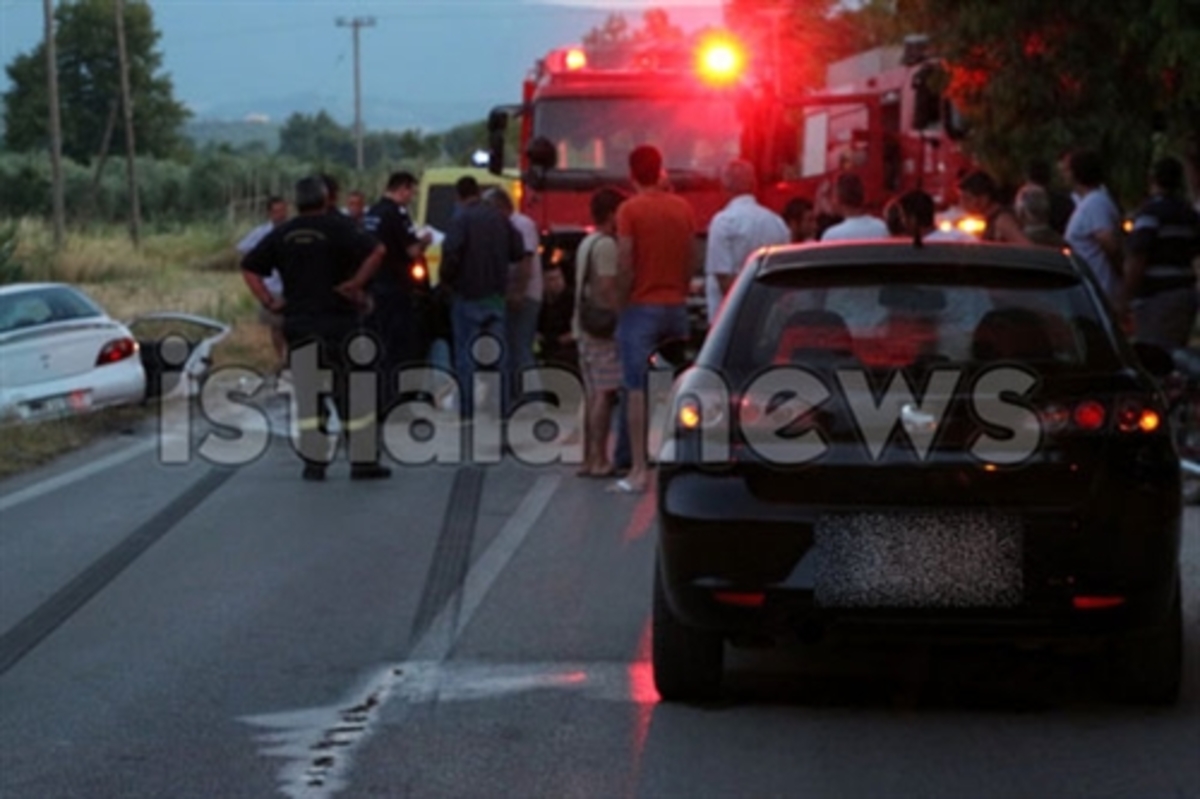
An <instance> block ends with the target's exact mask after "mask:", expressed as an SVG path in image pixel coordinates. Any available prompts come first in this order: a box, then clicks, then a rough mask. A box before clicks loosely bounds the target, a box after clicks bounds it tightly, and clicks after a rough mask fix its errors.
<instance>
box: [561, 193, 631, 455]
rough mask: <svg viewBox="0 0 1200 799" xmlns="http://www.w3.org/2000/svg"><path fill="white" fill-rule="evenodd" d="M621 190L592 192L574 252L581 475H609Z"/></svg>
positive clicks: (617, 367)
mask: <svg viewBox="0 0 1200 799" xmlns="http://www.w3.org/2000/svg"><path fill="white" fill-rule="evenodd" d="M624 199H625V196H624V195H623V194H621V193H620V192H619V191H617V190H615V189H609V188H604V189H600V190H599V191H597V192H596V193H595V194H593V195H592V202H591V211H592V221H593V222H594V223H595V225H596V229H595V231H593V232H592V233H590V234H588V236H587V237H586V238H585V239H584V240H583V241H582V242H581V243H580V245H579V249H578V250H577V251H576V254H575V318H574V320H573V322H572V328H573V331H574V333H575V339H576V341H578V342H579V366H580V370H581V371H582V372H583V386H584V392H585V396H586V404H585V407H586V415H585V417H584V435H583V466H582V468H580V470H579V472H578V474H579V476H581V477H611V476H613V475H614V473H615V472H614V469H613V467H612V462H611V461H610V460H609V457H608V431H609V428H610V426H611V423H612V408H613V404H614V399H615V398H616V395H617V392H618V391H619V390H620V388H621V361H620V358H619V357H618V351H617V342H616V338H615V335H616V328H617V311H616V303H617V239H616V232H617V208H618V207H619V206H620V205H621V203H622V201H624Z"/></svg>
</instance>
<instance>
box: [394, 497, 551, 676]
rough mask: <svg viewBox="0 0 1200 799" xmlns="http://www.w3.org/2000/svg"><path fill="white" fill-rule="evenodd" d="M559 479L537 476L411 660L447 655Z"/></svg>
mask: <svg viewBox="0 0 1200 799" xmlns="http://www.w3.org/2000/svg"><path fill="white" fill-rule="evenodd" d="M561 480H562V478H561V477H559V476H557V475H547V476H545V477H541V478H538V481H537V482H536V483H534V485H533V488H531V489H529V493H527V494H526V495H525V498H524V499H523V500H521V504H520V505H519V506H517V509H516V510H515V511H514V512H513V514H512V516H510V517H509V519H508V521H507V522H505V524H504V527H503V528H501V530H500V532H499V533H498V534H497V535H496V537H495V538H494V539H492V542H491V543H490V544H489V545H488V548H487V549H486V550H484V552H483V554H482V555H480V556H479V558H478V560H476V561H475V563H474V564H473V565H472V566H471V569H470V571H468V572H467V576H466V579H464V580H463V584H462V586H461V587H460V588H459V590H458V591H457V592H455V594H454V595H453V596H452V597H451V598H450V601H449V602H447V603H446V606H445V607H443V608H442V611H441V613H439V614H438V615H437V616H436V617H435V618H434V620H433V623H432V624H430V625H429V629H428V630H426V631H425V634H424V635H422V636H421V638H420V639H418V641H417V642H416V643H415V644H414V645H413V648H412V652H411V653H410V655H409V657H410V658H411V659H412V660H416V661H435V662H436V661H441V660H444V659H445V658H446V656H447V655H448V654H449V653H450V649H451V648H452V647H453V646H454V642H455V641H457V640H458V637H459V636H460V635H462V632H463V630H465V629H466V627H467V625H468V624H470V622H471V618H472V617H473V616H474V615H475V612H476V611H477V610H479V606H480V604H482V602H483V600H484V597H486V596H487V593H488V591H490V590H491V588H492V585H493V584H494V583H495V582H496V578H497V577H499V576H500V574H501V572H503V571H504V569H505V568H506V567H507V566H508V564H509V562H510V561H511V560H512V558H513V555H515V554H516V553H517V550H518V549H520V548H521V544H523V543H524V542H525V538H526V537H527V536H528V535H529V532H530V530H532V529H533V525H534V524H535V523H536V522H537V520H538V518H539V517H540V516H541V515H542V511H544V510H545V509H546V506H547V505H548V504H550V498H551V497H553V496H554V492H555V491H557V490H558V484H559V483H560V482H561Z"/></svg>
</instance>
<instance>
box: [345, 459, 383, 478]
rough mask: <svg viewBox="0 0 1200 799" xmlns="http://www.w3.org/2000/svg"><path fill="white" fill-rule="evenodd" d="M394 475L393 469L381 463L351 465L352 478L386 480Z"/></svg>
mask: <svg viewBox="0 0 1200 799" xmlns="http://www.w3.org/2000/svg"><path fill="white" fill-rule="evenodd" d="M391 476H392V470H391V469H389V468H388V467H386V466H384V465H383V464H380V463H364V464H361V465H359V464H355V465H353V466H351V467H350V479H351V480H385V479H387V478H389V477H391Z"/></svg>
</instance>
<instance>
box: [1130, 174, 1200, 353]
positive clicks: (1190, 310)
mask: <svg viewBox="0 0 1200 799" xmlns="http://www.w3.org/2000/svg"><path fill="white" fill-rule="evenodd" d="M1150 191H1151V196H1150V199H1149V200H1147V201H1146V203H1145V205H1143V206H1142V207H1141V208H1140V209H1139V210H1138V212H1137V215H1136V216H1135V217H1134V222H1133V232H1132V233H1130V235H1129V241H1128V245H1127V253H1126V257H1125V270H1124V271H1125V283H1124V290H1123V292H1122V294H1121V297H1120V301H1119V303H1118V305H1119V310H1120V311H1121V313H1122V316H1124V315H1126V314H1132V322H1133V329H1134V334H1135V335H1136V336H1137V338H1138V340H1140V341H1148V342H1151V343H1154V344H1158V345H1160V346H1163V347H1167V348H1169V349H1170V348H1177V347H1185V346H1187V344H1188V341H1189V340H1190V339H1191V335H1192V329H1193V327H1194V326H1195V323H1196V311H1197V296H1196V271H1195V270H1196V263H1195V262H1196V259H1197V258H1198V257H1200V214H1197V213H1196V210H1195V209H1194V208H1192V206H1191V205H1190V204H1189V203H1188V201H1187V196H1186V194H1185V191H1184V176H1183V164H1182V163H1180V162H1179V161H1178V160H1177V159H1174V158H1164V159H1162V160H1160V161H1158V162H1157V163H1156V164H1155V165H1154V170H1153V175H1152V179H1151V189H1150Z"/></svg>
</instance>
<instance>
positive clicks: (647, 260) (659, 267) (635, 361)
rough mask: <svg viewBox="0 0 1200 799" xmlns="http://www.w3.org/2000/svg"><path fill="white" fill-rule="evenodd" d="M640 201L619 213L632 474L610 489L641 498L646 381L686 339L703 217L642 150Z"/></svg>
mask: <svg viewBox="0 0 1200 799" xmlns="http://www.w3.org/2000/svg"><path fill="white" fill-rule="evenodd" d="M629 172H630V176H631V177H632V179H633V184H634V187H635V188H636V190H637V194H636V195H635V196H634V197H632V198H630V199H628V200H626V201H625V202H624V203H622V204H621V207H620V209H619V210H618V211H617V269H618V276H617V284H618V294H619V296H620V299H621V307H622V310H621V316H620V319H619V321H618V323H617V346H618V347H619V348H620V353H621V369H622V371H623V372H624V376H623V383H624V387H625V392H624V399H627V400H628V402H627V403H626V415H627V418H628V422H629V443H630V454H631V456H632V457H631V461H632V462H631V464H630V469H629V475H628V476H627V477H624V478H622V479H620V480H618V481H617V482H616V483H614V484H613V486H612V487H611V490H613V491H617V492H621V493H640V492H642V491H645V490H646V487H647V483H648V481H649V458H648V455H647V452H646V446H647V427H648V425H647V421H648V420H647V418H646V397H647V390H646V389H647V386H646V381H647V375H648V370H649V359H650V355H651V353H652V352H653V351H654V350H655V349H656V348H657V347H658V346H659V345H660V344H662V343H663V342H665V341H667V340H670V339H676V338H687V335H688V317H687V295H688V287H689V284H690V283H691V278H692V274H693V272H694V271H695V264H696V255H697V252H696V230H697V228H696V217H695V213H694V211H693V210H692V206H691V205H690V204H689V203H688V202H687V201H686V200H684V199H683V198H681V197H679V196H678V195H676V194H672V193H670V192H668V191H666V190H665V189H664V188H662V185H663V183H662V177H663V160H662V154H661V153H660V152H659V151H658V149H657V148H655V147H652V146H648V145H642V146H639V147H636V148H634V150H633V152H632V153H630V155H629Z"/></svg>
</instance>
